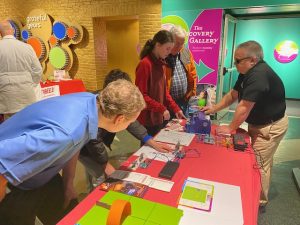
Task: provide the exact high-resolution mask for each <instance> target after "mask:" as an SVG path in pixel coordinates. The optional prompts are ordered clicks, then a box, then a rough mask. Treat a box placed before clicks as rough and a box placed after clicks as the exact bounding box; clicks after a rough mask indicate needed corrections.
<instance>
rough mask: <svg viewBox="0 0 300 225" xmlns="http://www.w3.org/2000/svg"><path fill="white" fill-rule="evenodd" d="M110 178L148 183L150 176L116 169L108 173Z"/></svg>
mask: <svg viewBox="0 0 300 225" xmlns="http://www.w3.org/2000/svg"><path fill="white" fill-rule="evenodd" d="M110 177H111V178H114V179H120V180H126V181H131V182H136V183H140V184H145V185H149V183H150V180H149V179H150V178H151V176H149V175H147V174H143V173H136V172H130V171H125V170H116V171H115V172H113V173H112V174H111V175H110Z"/></svg>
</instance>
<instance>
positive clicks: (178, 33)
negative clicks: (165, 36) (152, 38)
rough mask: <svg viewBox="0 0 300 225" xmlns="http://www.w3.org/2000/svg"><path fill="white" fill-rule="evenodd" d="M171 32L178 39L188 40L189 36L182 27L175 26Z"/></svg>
mask: <svg viewBox="0 0 300 225" xmlns="http://www.w3.org/2000/svg"><path fill="white" fill-rule="evenodd" d="M170 32H171V33H172V34H173V36H176V37H181V38H186V36H187V33H186V31H185V30H184V29H183V28H182V27H181V26H178V25H174V26H173V27H172V28H171V29H170Z"/></svg>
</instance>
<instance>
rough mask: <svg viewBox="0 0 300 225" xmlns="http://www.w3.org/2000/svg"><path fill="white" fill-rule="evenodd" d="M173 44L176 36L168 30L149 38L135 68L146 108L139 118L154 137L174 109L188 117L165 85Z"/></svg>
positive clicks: (179, 115) (137, 83) (177, 113)
mask: <svg viewBox="0 0 300 225" xmlns="http://www.w3.org/2000/svg"><path fill="white" fill-rule="evenodd" d="M173 46H174V40H173V36H172V34H171V33H170V32H169V31H166V30H161V31H159V32H157V33H156V34H155V35H154V37H153V40H151V39H150V40H148V41H147V42H146V44H145V46H144V48H143V49H142V51H141V54H140V59H141V61H140V62H139V64H138V66H137V69H136V80H135V84H136V85H137V86H138V87H139V89H140V91H141V92H142V94H143V96H144V99H145V101H146V104H147V107H146V108H145V109H144V110H143V111H142V112H141V114H140V116H139V117H138V121H139V122H140V123H141V124H143V125H144V126H145V127H146V129H147V131H148V134H150V135H152V136H154V135H156V134H157V133H158V132H159V131H160V129H161V128H162V127H163V124H164V121H167V120H169V119H170V112H169V110H172V111H173V112H174V113H175V115H176V117H177V118H185V117H184V115H183V113H182V111H181V110H180V108H179V107H178V106H177V105H176V103H175V102H174V100H173V99H172V97H171V96H170V94H169V92H168V91H167V87H166V79H165V66H166V63H165V58H166V57H167V56H168V55H169V54H170V52H171V50H172V48H173Z"/></svg>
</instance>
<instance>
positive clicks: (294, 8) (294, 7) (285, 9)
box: [225, 4, 300, 17]
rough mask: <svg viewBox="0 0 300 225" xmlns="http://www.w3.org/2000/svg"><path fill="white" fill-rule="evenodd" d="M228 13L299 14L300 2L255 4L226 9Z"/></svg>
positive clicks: (233, 14)
mask: <svg viewBox="0 0 300 225" xmlns="http://www.w3.org/2000/svg"><path fill="white" fill-rule="evenodd" d="M225 12H226V13H227V14H230V15H232V16H234V17H253V16H272V15H283V16H284V15H289V16H291V15H299V16H300V4H291V5H276V6H255V7H249V8H232V9H225Z"/></svg>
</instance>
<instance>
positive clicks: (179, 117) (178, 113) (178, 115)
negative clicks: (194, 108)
mask: <svg viewBox="0 0 300 225" xmlns="http://www.w3.org/2000/svg"><path fill="white" fill-rule="evenodd" d="M175 116H176V118H177V119H186V117H185V115H184V114H183V112H182V110H180V111H178V112H177V113H175Z"/></svg>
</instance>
